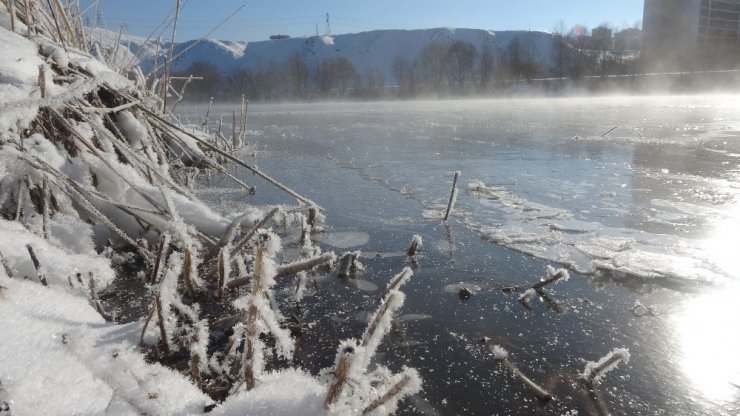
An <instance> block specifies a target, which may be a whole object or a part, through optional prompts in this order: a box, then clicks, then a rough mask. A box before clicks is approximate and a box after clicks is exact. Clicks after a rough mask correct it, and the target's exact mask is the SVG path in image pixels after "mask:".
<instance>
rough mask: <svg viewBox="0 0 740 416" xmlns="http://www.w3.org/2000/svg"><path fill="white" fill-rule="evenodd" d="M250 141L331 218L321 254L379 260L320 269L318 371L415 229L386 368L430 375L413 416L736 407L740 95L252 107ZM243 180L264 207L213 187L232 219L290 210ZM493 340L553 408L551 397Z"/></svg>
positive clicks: (314, 345) (266, 165)
mask: <svg viewBox="0 0 740 416" xmlns="http://www.w3.org/2000/svg"><path fill="white" fill-rule="evenodd" d="M214 110H215V111H214ZM214 110H212V112H211V115H212V120H213V114H216V117H218V116H219V114H221V115H222V116H223V117H224V119H225V120H230V117H231V114H232V108H231V107H228V106H223V107H221V106H217V107H216V108H215V109H214ZM203 112H204V108H196V107H189V108H187V109H186V110H185V113H186V114H187V115H188V116H189V117H191V118H193V119H194V118H196V117H199V118H202V116H203ZM248 130H249V134H248V136H247V140H248V141H249V142H250V144H252V145H253V146H257V151H256V152H254V153H253V154H252V150H250V153H249V154H243V155H242V156H244V157H245V158H246V159H247V161H248V162H250V163H255V164H256V165H258V166H259V167H260V168H261V169H262V170H264V171H265V172H267V173H269V174H270V175H272V176H273V177H275V178H276V179H278V180H280V181H281V182H283V183H285V184H286V185H288V186H290V187H291V188H293V189H296V190H298V191H299V192H300V193H302V194H304V195H305V196H307V197H309V198H311V199H312V200H314V201H316V202H317V203H318V204H319V205H321V206H322V207H324V208H325V210H326V214H327V217H328V220H327V230H326V231H325V232H324V233H323V234H321V235H319V236H316V238H317V240H318V243H319V244H321V245H322V248H323V249H324V250H335V251H337V252H338V253H341V252H343V251H346V250H361V251H362V253H363V255H362V257H361V262H362V263H363V264H364V266H365V271H364V272H362V274H361V275H360V276H359V277H358V280H356V281H351V282H343V281H340V280H339V279H337V278H335V277H332V276H330V277H324V278H319V279H317V280H316V281H314V282H313V283H312V285H311V291H310V292H309V294H308V296H307V297H306V298H305V299H304V301H303V302H302V304H301V306H300V307H297V308H295V309H294V310H291V311H289V313H290V314H295V315H297V316H300V318H301V319H302V320H303V321H304V323H305V325H306V328H307V330H306V332H305V335H304V341H303V342H304V344H305V346H306V347H305V350H304V351H303V352H302V353H301V354H299V357H298V360H299V361H300V364H301V365H303V366H304V367H306V368H307V369H308V370H309V371H311V372H313V373H317V372H318V371H319V370H320V369H321V368H324V367H329V366H331V365H332V363H333V359H334V355H335V352H336V351H335V348H336V343H337V340H339V339H345V338H350V337H358V336H360V335H361V331H362V329H363V328H364V325H365V323H366V320H367V317H368V315H369V314H370V313H371V312H372V311H373V310H374V309H375V307H376V305H377V300H378V296H379V294H380V289H378V288H382V287H383V286H384V285H385V282H387V280H388V279H389V278H390V277H391V276H392V275H393V274H395V273H397V272H399V271H400V270H401V269H402V268H403V267H404V266H406V265H409V264H410V263H409V260H408V258H407V257H406V256H405V254H404V253H405V250H406V248H407V247H408V245H409V243H410V242H411V239H412V236H413V235H415V234H418V235H420V236H422V238H423V240H424V244H423V250H422V252H421V254H420V255H419V258H418V264H417V265H416V267H417V269H416V274H415V276H414V277H413V278H412V280H411V282H410V283H409V284H408V285H407V286H406V287H405V292H406V294H407V300H406V303H405V305H404V307H403V308H402V311H401V315H400V316H399V317H398V318H397V319H396V323H395V324H394V327H393V330H392V331H391V333H390V335H389V336H388V338H387V340H386V341H385V342H384V344H383V345H382V346H381V348H380V351H379V354H378V355H377V363H378V364H382V365H387V366H389V367H391V368H393V369H398V368H400V367H401V366H403V365H408V366H411V367H414V368H416V369H418V370H419V372H420V374H421V375H422V377H423V379H424V391H423V393H421V394H419V395H418V396H415V397H413V398H412V399H410V400H407V401H405V403H404V404H403V406H402V409H401V412H400V413H402V414H432V415H434V414H440V415H457V414H475V415H478V414H512V415H529V414H558V415H562V414H570V415H575V414H579V415H583V414H600V413H599V412H601V413H603V412H605V409H608V410H609V411H611V412H612V413H613V414H666V415H696V414H737V412H740V360H738V359H737V353H738V351H740V332H739V331H738V330H737V328H738V327H740V325H739V324H740V314H738V313H737V309H736V308H735V305H734V302H735V299H734V298H735V297H736V296H737V294H738V289H740V271H739V270H740V266H739V265H738V264H737V258H738V257H737V256H738V254H737V253H738V247H739V246H740V244H739V243H740V237H739V236H740V97H736V96H699V97H691V96H686V97H649V98H621V97H607V98H584V99H546V100H527V99H523V100H476V101H433V102H432V101H430V102H393V103H337V104H326V103H311V104H283V105H277V104H270V105H252V106H250V109H249V125H248ZM458 170H459V171H460V172H461V175H460V179H459V181H458V187H459V190H460V192H459V195H458V199H457V204H456V207H455V209H454V211H453V215H452V217H451V219H450V220H449V221H448V222H447V223H446V224H445V223H444V222H443V221H442V220H441V216H442V213H443V211H444V209H445V206H446V204H447V201H448V198H449V195H450V187H451V184H452V177H453V173H454V172H455V171H458ZM235 172H236V173H237V174H238V175H239V176H241V177H242V178H243V179H245V180H247V181H249V182H250V183H252V184H254V185H255V186H256V187H257V193H256V195H255V196H247V195H245V194H244V193H243V192H240V191H237V190H236V189H234V188H233V187H232V186H231V185H230V184H229V183H228V182H227V181H226V180H218V179H213V180H211V181H209V182H208V183H206V184H204V186H203V187H202V189H201V191H200V194H201V196H202V197H203V198H204V199H206V200H208V201H210V202H212V203H213V204H215V206H216V207H217V209H218V210H220V211H222V212H224V213H235V212H239V211H240V206H243V204H245V203H251V204H275V203H294V201H291V199H290V198H289V197H286V196H285V195H284V194H282V193H281V192H280V191H276V190H274V189H273V188H271V186H270V185H269V184H267V183H265V182H262V181H260V179H259V178H257V177H254V176H252V175H251V174H249V173H247V172H244V171H241V170H238V169H237V170H235ZM548 265H552V266H555V267H566V268H568V269H569V270H570V271H571V279H570V280H568V281H566V282H562V283H558V284H556V285H553V286H551V287H548V289H547V290H546V293H547V295H548V296H547V298H542V299H533V300H532V302H530V304H529V306H528V307H525V305H523V304H521V303H520V302H518V298H519V294H520V293H521V292H523V291H524V289H520V288H519V287H520V286H522V285H526V284H532V283H534V282H536V281H538V280H539V279H540V278H541V277H543V276H545V274H546V268H547V266H548ZM462 287H465V288H467V289H469V290H470V291H471V292H472V293H473V294H472V296H471V297H470V298H469V299H466V300H463V299H461V297H460V296H459V290H460V289H461V288H462ZM510 287H516V288H515V289H513V290H511V291H506V290H502V289H505V288H510ZM285 290H286V291H288V290H289V288H287V287H286V288H285ZM491 344H497V345H500V346H502V347H504V348H505V349H506V350H508V351H509V353H510V361H511V362H512V363H514V365H516V366H517V367H518V368H519V370H521V371H522V372H523V373H525V374H526V375H528V376H529V377H530V378H531V379H532V380H534V381H535V382H536V383H538V384H539V385H541V386H542V387H543V388H545V389H547V390H548V391H549V392H550V393H551V394H552V395H553V396H554V397H555V400H554V401H553V402H551V403H549V404H544V403H541V402H539V401H538V400H537V399H536V398H535V397H534V395H533V394H532V393H531V391H530V390H529V389H527V387H526V386H525V385H524V384H523V383H522V382H521V381H520V380H519V379H517V378H515V377H513V375H512V372H511V371H510V370H509V369H508V368H507V367H506V366H504V365H502V364H500V363H497V362H496V361H495V360H494V359H493V357H492V355H491V353H490V350H489V348H488V347H487V346H488V345H491ZM615 348H628V349H629V351H630V353H631V360H630V361H629V363H628V364H626V365H625V364H621V365H620V366H619V367H617V368H616V369H615V370H613V371H612V372H610V373H608V374H607V375H605V377H604V379H603V380H602V381H601V383H600V384H599V385H598V386H597V388H596V390H595V392H594V393H591V394H589V393H588V392H587V391H586V390H585V389H584V388H583V386H582V384H580V383H579V382H578V379H577V377H578V375H579V374H580V373H581V372H582V371H583V369H584V367H585V363H586V361H596V360H598V359H599V358H601V357H603V356H604V355H606V354H607V353H609V352H610V351H612V350H613V349H615ZM576 411H577V412H578V413H575V412H576Z"/></svg>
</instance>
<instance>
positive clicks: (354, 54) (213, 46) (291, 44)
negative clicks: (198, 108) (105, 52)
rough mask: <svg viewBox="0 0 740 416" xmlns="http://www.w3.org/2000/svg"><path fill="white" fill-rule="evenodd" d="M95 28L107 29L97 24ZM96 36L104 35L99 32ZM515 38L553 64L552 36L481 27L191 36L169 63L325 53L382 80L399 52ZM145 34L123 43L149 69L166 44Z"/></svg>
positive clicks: (248, 61) (504, 43)
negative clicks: (259, 37) (247, 38)
mask: <svg viewBox="0 0 740 416" xmlns="http://www.w3.org/2000/svg"><path fill="white" fill-rule="evenodd" d="M98 30H99V32H107V31H103V30H100V29H98ZM98 35H99V36H101V37H102V35H101V34H100V33H99V34H98ZM105 37H106V38H107V39H108V40H107V41H108V42H111V41H112V42H115V39H116V34H115V33H112V32H107V35H105ZM516 38H518V39H519V42H520V43H521V44H526V45H528V48H530V49H531V57H532V58H533V59H534V60H535V61H536V62H538V63H539V64H541V65H542V66H543V67H545V68H548V69H549V68H552V67H553V47H552V45H553V36H552V35H550V34H549V33H544V32H536V31H487V30H481V29H455V28H436V29H418V30H374V31H369V32H360V33H354V34H343V35H335V36H310V37H300V38H288V39H280V40H265V41H258V42H249V43H246V42H239V41H220V40H211V39H207V40H191V41H186V42H179V43H176V45H175V56H177V55H178V54H179V53H180V52H181V51H183V50H185V49H188V48H189V49H188V50H187V51H186V52H185V53H183V54H182V55H181V56H180V57H179V58H178V59H177V60H175V62H174V63H173V70H174V71H176V72H180V71H184V70H186V69H187V68H188V67H189V66H190V65H192V64H193V63H194V62H197V61H207V62H210V63H211V64H213V65H215V66H216V67H217V68H218V69H219V70H220V71H221V72H222V73H224V74H227V73H229V72H232V71H234V70H235V69H238V68H246V69H250V70H260V69H265V68H267V67H268V66H269V65H270V64H271V63H272V64H279V63H282V62H285V61H286V60H288V58H289V57H290V56H291V55H293V54H295V53H296V52H297V53H300V54H301V55H302V56H303V57H304V59H306V61H308V62H312V61H321V60H322V59H324V58H338V57H345V58H347V59H348V60H349V61H350V62H351V63H352V64H353V65H354V66H355V68H356V69H357V71H358V72H359V73H360V74H361V75H362V74H365V73H367V72H368V71H375V72H380V73H382V74H383V75H384V77H385V82H386V84H390V83H393V82H394V72H393V62H394V60H395V59H396V58H397V57H399V56H403V57H405V58H407V59H410V60H414V59H416V58H418V57H419V55H420V53H421V51H422V49H423V48H424V47H425V46H426V45H428V44H430V43H432V42H439V43H453V42H456V41H462V42H467V43H470V44H471V45H473V46H474V47H475V48H476V49H478V51H480V50H481V48H482V47H483V46H484V45H490V47H491V48H492V49H493V51H494V55H495V56H501V55H502V54H504V53H506V50H507V47H508V45H509V44H510V42H512V41H513V40H514V39H516ZM144 41H145V39H143V38H141V37H130V38H123V39H121V43H122V44H123V45H124V46H126V47H128V48H129V49H130V50H131V51H132V52H134V53H139V52H140V50H141V48H142V47H144V50H143V51H141V52H142V53H139V56H141V58H142V60H141V66H142V68H143V69H144V70H145V71H147V70H149V69H151V68H152V66H153V63H154V60H155V58H156V59H157V60H158V61H159V62H160V63H161V62H162V56H164V54H165V53H166V52H165V51H166V49H167V47H168V46H169V45H168V44H167V43H165V44H164V45H163V46H162V48H160V51H159V56H155V55H156V48H154V47H152V45H144Z"/></svg>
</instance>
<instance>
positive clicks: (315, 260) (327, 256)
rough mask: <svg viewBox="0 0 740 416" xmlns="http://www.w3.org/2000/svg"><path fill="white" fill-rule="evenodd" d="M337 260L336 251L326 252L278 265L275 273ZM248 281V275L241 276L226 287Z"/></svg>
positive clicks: (292, 273) (287, 274) (282, 275)
mask: <svg viewBox="0 0 740 416" xmlns="http://www.w3.org/2000/svg"><path fill="white" fill-rule="evenodd" d="M336 260H337V255H336V254H334V252H329V253H324V254H322V255H320V256H316V257H312V258H310V259H305V260H298V261H295V262H293V263H289V264H286V265H283V266H280V267H278V269H277V272H276V273H275V279H277V278H280V277H285V276H290V275H294V274H297V273H300V272H302V271H306V270H310V269H313V268H314V267H316V266H320V265H322V264H327V265H328V264H332V263H334V262H335V261H336ZM247 283H249V278H248V277H240V278H238V279H234V280H231V281H229V283H227V284H226V287H228V288H229V289H235V288H237V287H240V286H244V285H246V284H247Z"/></svg>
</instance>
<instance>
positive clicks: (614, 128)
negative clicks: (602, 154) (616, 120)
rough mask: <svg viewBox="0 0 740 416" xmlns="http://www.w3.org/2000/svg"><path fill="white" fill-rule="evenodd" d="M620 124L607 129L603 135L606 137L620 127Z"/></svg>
mask: <svg viewBox="0 0 740 416" xmlns="http://www.w3.org/2000/svg"><path fill="white" fill-rule="evenodd" d="M618 128H619V126H616V127H613V128H612V129H611V130H609V131H607V132H606V133H604V134H602V135H601V137H606V136H608V135H609V133H611V132H613V131H614V130H616V129H618Z"/></svg>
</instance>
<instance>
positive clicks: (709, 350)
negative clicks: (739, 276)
mask: <svg viewBox="0 0 740 416" xmlns="http://www.w3.org/2000/svg"><path fill="white" fill-rule="evenodd" d="M738 291H740V285H739V284H736V285H734V286H733V287H730V288H727V289H725V290H722V291H716V292H713V293H709V294H706V295H702V296H698V297H695V298H693V299H691V300H689V301H688V304H687V305H685V306H684V308H683V311H682V313H680V314H679V315H678V316H676V318H675V322H674V325H675V328H676V332H677V334H678V337H679V343H680V347H681V368H682V369H683V371H684V373H685V374H686V376H687V377H688V378H689V380H690V381H691V382H692V384H693V386H694V388H695V389H696V390H698V391H699V392H701V393H702V394H703V395H704V396H705V397H706V398H707V399H709V400H711V401H713V402H717V403H728V402H732V401H733V400H737V398H738V395H740V388H738V387H737V385H738V383H739V382H740V361H739V360H738V359H737V354H738V351H740V332H738V330H737V329H738V328H740V315H738V313H737V305H736V302H734V299H733V296H735V295H736V294H737V293H738Z"/></svg>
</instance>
